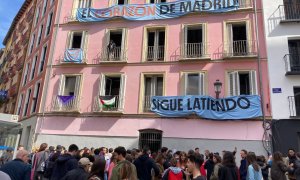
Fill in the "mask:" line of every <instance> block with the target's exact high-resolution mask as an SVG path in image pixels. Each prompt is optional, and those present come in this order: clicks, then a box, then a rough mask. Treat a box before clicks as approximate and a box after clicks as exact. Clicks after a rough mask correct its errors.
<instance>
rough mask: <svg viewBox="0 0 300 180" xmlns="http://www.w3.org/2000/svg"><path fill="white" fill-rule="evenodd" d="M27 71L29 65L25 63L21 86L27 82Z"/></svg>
mask: <svg viewBox="0 0 300 180" xmlns="http://www.w3.org/2000/svg"><path fill="white" fill-rule="evenodd" d="M28 71H29V63H27V64H26V66H25V72H24V78H23V86H25V84H26V82H27V75H28Z"/></svg>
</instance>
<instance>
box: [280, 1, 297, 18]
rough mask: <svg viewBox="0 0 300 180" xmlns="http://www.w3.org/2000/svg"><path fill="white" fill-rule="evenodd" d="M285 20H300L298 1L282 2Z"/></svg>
mask: <svg viewBox="0 0 300 180" xmlns="http://www.w3.org/2000/svg"><path fill="white" fill-rule="evenodd" d="M283 4H284V11H283V13H284V15H285V20H299V19H300V12H299V9H300V7H299V6H300V5H299V0H283Z"/></svg>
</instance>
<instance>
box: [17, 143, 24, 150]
mask: <svg viewBox="0 0 300 180" xmlns="http://www.w3.org/2000/svg"><path fill="white" fill-rule="evenodd" d="M17 150H18V151H20V150H25V148H24V146H23V145H21V144H20V145H19V146H18V149H17Z"/></svg>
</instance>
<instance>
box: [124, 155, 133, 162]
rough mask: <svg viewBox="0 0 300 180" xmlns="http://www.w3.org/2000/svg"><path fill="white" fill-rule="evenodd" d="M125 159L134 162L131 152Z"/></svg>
mask: <svg viewBox="0 0 300 180" xmlns="http://www.w3.org/2000/svg"><path fill="white" fill-rule="evenodd" d="M125 159H126V160H127V161H129V162H133V158H132V156H131V154H126V157H125Z"/></svg>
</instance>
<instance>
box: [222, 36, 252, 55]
mask: <svg viewBox="0 0 300 180" xmlns="http://www.w3.org/2000/svg"><path fill="white" fill-rule="evenodd" d="M223 56H224V58H241V57H245V58H249V57H256V56H257V44H256V41H247V40H241V41H233V42H231V43H225V44H224V54H223Z"/></svg>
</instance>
